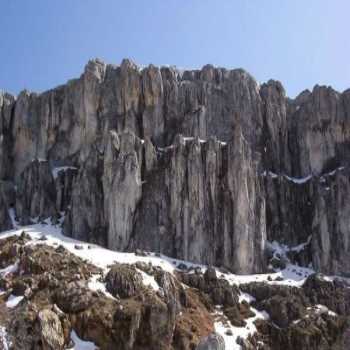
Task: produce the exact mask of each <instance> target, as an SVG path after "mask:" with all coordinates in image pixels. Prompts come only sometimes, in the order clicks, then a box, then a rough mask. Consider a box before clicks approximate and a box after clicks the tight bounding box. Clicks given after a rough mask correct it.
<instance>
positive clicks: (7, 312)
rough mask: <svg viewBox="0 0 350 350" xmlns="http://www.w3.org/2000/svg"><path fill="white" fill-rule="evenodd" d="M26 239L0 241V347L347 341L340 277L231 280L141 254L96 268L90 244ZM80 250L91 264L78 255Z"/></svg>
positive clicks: (307, 345) (322, 347) (103, 348)
mask: <svg viewBox="0 0 350 350" xmlns="http://www.w3.org/2000/svg"><path fill="white" fill-rule="evenodd" d="M37 226H39V225H37ZM44 226H45V225H42V227H44ZM31 227H33V226H31ZM45 230H46V232H50V230H51V229H50V227H49V228H47V227H45ZM28 232H29V233H30V230H29V231H28ZM35 237H37V238H35ZM35 237H32V236H31V235H29V234H27V233H26V231H23V232H22V233H21V234H20V235H17V236H16V235H12V236H9V237H7V238H3V239H0V311H1V313H0V330H1V332H2V333H1V332H0V348H2V346H3V347H4V348H5V349H16V350H29V349H37V350H41V349H42V350H47V349H50V350H60V349H62V350H63V349H71V348H72V347H73V346H74V345H76V346H77V347H79V344H80V343H81V342H83V343H84V344H85V346H86V348H87V349H97V348H98V349H100V350H109V349H120V350H125V349H130V350H141V349H152V350H153V349H154V350H156V349H158V350H171V349H174V350H213V349H215V350H224V349H227V350H228V349H229V348H230V347H229V346H228V344H231V346H235V347H234V348H237V349H238V348H241V349H291V350H292V349H295V348H296V347H298V348H300V349H305V350H306V349H308V350H316V349H317V350H328V349H346V341H347V334H348V331H349V329H350V323H349V322H350V319H349V312H350V288H349V287H350V285H349V282H347V281H346V280H344V279H334V280H329V279H328V278H325V277H324V276H323V275H320V274H312V275H310V276H309V277H308V278H306V280H305V283H304V284H303V285H302V286H301V287H295V286H290V285H283V284H276V281H275V282H273V281H272V280H271V279H267V280H266V281H264V282H253V280H254V278H252V281H250V282H249V281H248V280H247V279H246V283H243V284H242V283H238V284H232V283H230V276H232V275H230V274H224V273H221V272H219V271H218V270H217V269H215V268H213V267H208V268H206V269H205V270H203V268H202V267H198V266H197V267H196V266H192V265H191V264H188V265H185V264H184V263H183V262H182V263H178V262H174V264H175V265H177V266H178V268H177V269H176V268H175V269H174V271H172V272H168V271H165V270H164V269H163V268H162V267H160V265H162V259H161V258H159V257H158V258H157V257H156V256H154V255H152V256H151V255H149V254H147V253H142V254H141V255H140V256H139V257H138V256H137V255H132V254H130V255H131V256H133V258H132V259H135V258H136V261H134V262H133V263H121V262H118V261H115V262H114V263H113V264H112V265H108V267H107V269H105V268H101V267H98V266H97V265H95V263H96V262H98V261H99V259H102V258H103V257H102V255H101V254H102V253H103V250H102V249H101V248H98V247H97V246H90V245H79V244H75V245H74V246H73V245H70V243H69V242H68V243H67V242H65V241H64V240H63V241H62V245H60V244H59V243H58V241H57V239H56V240H52V237H53V236H50V237H46V236H35ZM67 244H68V246H67ZM95 249H99V252H100V253H99V255H96V254H95V253H94V250H95ZM84 250H86V251H87V252H86V253H85V254H87V255H86V256H91V257H92V258H91V262H88V261H86V260H83V259H82V258H80V257H79V256H78V255H79V252H81V251H84ZM105 254H109V253H108V252H107V251H105ZM117 256H118V255H116V257H117ZM119 256H123V255H122V254H121V255H119ZM93 257H94V258H93ZM137 257H138V258H137ZM124 259H125V256H124ZM147 259H153V260H148V262H147ZM157 259H158V260H157ZM151 261H153V262H158V264H159V263H160V265H154V264H152V262H151ZM92 262H95V263H92ZM163 263H164V261H163ZM168 264H169V263H168ZM203 271H204V273H203ZM247 300H248V301H247ZM248 324H249V325H248ZM5 330H6V332H5ZM247 331H249V332H247ZM87 344H89V345H87ZM233 344H234V345H233Z"/></svg>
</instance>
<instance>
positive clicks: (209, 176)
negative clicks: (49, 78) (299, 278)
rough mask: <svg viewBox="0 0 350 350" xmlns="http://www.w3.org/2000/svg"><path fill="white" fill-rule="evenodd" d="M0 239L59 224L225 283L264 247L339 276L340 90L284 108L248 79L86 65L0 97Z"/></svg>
mask: <svg viewBox="0 0 350 350" xmlns="http://www.w3.org/2000/svg"><path fill="white" fill-rule="evenodd" d="M0 116H1V119H0V163H1V164H0V177H1V185H0V187H1V190H0V204H1V208H0V227H1V229H7V228H9V225H11V221H10V220H9V217H8V214H7V213H8V210H7V208H9V207H13V208H15V211H16V216H17V219H18V220H19V221H20V222H21V223H23V224H25V223H29V222H30V221H31V220H33V218H39V219H44V218H46V217H52V218H53V219H54V220H59V219H60V218H62V217H64V230H65V234H66V235H69V236H72V237H74V238H78V239H81V240H86V241H90V242H96V243H99V244H102V245H105V246H108V247H110V248H112V249H114V250H123V251H131V250H132V251H133V250H135V249H138V248H141V249H144V250H149V251H154V252H161V253H164V254H167V255H169V256H172V257H176V258H180V259H185V260H190V261H193V262H201V263H206V264H212V265H216V266H222V267H225V268H227V269H229V270H231V271H233V272H236V273H253V272H262V271H263V270H265V269H266V261H267V258H266V243H267V242H268V241H273V240H277V241H279V242H280V243H284V244H287V245H290V246H298V245H300V244H305V245H304V246H305V249H304V250H303V252H302V254H298V252H294V256H293V258H294V259H296V260H297V261H298V262H299V263H300V264H303V265H309V264H310V263H312V265H313V267H314V268H315V269H316V270H318V271H322V272H325V273H330V274H343V275H346V274H349V272H350V229H349V227H350V215H349V214H350V204H349V203H350V202H349V201H348V200H347V199H348V198H350V173H349V155H350V152H349V151H350V149H349V148H350V143H349V141H350V90H348V91H345V92H343V93H338V92H336V91H334V90H333V89H332V88H330V87H321V86H316V87H315V88H314V89H313V91H312V92H310V91H304V92H302V93H301V94H300V95H299V96H298V97H297V98H295V99H294V100H292V99H289V98H288V97H286V94H285V91H284V89H283V87H282V85H281V84H280V83H279V82H276V81H269V82H268V83H266V84H263V85H259V84H258V83H257V82H256V81H255V80H254V78H252V77H251V76H250V75H249V74H248V73H247V72H245V71H243V70H240V69H236V70H227V69H223V68H214V67H213V66H211V65H207V66H205V67H203V68H202V69H201V70H188V71H180V70H177V69H175V68H171V67H161V68H159V67H155V66H153V65H150V66H148V67H146V68H143V69H141V68H140V67H138V66H136V65H135V64H134V63H132V62H131V61H129V60H124V61H123V62H122V63H121V65H120V66H114V65H106V64H105V63H103V62H101V61H99V60H93V61H90V62H89V63H88V64H87V66H86V67H85V70H84V73H83V74H82V76H81V77H80V78H79V79H76V80H72V81H69V82H68V83H67V84H66V85H63V86H60V87H57V88H55V89H53V90H50V91H47V92H44V93H42V94H35V93H30V92H28V91H24V92H21V93H20V94H19V96H18V97H17V98H15V97H13V96H11V95H9V94H1V95H0Z"/></svg>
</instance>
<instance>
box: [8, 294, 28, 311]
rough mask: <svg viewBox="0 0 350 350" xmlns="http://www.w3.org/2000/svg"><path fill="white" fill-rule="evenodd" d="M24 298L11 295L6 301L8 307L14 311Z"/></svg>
mask: <svg viewBox="0 0 350 350" xmlns="http://www.w3.org/2000/svg"><path fill="white" fill-rule="evenodd" d="M23 298H24V297H23V296H15V295H12V294H11V295H10V296H9V297H8V299H7V301H6V307H8V308H9V309H13V308H14V307H16V306H17V305H18V304H19V303H20V302H21V301H22V299H23Z"/></svg>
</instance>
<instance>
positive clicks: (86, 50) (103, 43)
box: [0, 0, 350, 97]
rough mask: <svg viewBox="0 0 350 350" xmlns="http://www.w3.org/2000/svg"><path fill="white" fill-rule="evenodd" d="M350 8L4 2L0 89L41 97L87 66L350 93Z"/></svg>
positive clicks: (288, 3)
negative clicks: (219, 71)
mask: <svg viewBox="0 0 350 350" xmlns="http://www.w3.org/2000/svg"><path fill="white" fill-rule="evenodd" d="M349 13H350V1H349V0H307V1H305V0H236V1H234V0H212V1H209V0H137V1H136V0H127V1H118V0H99V1H94V0H35V1H23V0H2V1H1V11H0V32H1V34H2V35H1V39H0V89H2V90H6V91H9V92H11V93H15V94H17V93H18V92H19V91H20V90H22V89H24V88H27V89H29V90H33V91H39V92H40V91H43V90H46V89H49V88H52V87H54V86H56V85H59V84H62V83H65V82H66V81H67V80H68V79H71V78H74V77H78V76H79V75H80V74H81V73H82V71H83V67H84V65H85V64H86V62H87V61H88V60H89V59H90V58H94V57H100V58H102V59H103V60H104V61H106V62H109V63H120V61H121V60H122V58H124V57H128V58H131V59H133V60H134V61H135V62H137V63H140V64H149V63H154V64H158V65H159V64H174V65H177V66H179V67H184V68H198V67H201V66H203V65H204V64H206V63H212V64H214V65H217V66H224V67H228V68H238V67H241V68H244V69H246V70H248V71H249V72H250V73H251V74H252V75H253V76H254V77H255V78H256V79H257V80H258V81H260V82H263V81H267V80H268V79H270V78H273V79H277V80H280V81H281V82H282V83H283V85H284V86H285V88H286V90H287V94H288V95H289V96H292V97H293V96H295V95H296V94H298V93H299V92H301V91H302V90H304V89H305V88H309V89H311V88H312V87H313V86H314V85H315V84H316V83H319V84H326V85H332V86H333V87H334V88H336V89H337V90H340V91H343V90H344V89H346V88H348V87H350V28H349V27H350V21H349Z"/></svg>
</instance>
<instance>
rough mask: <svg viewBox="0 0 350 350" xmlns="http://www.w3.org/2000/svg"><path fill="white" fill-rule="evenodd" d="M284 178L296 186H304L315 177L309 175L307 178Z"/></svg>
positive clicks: (286, 176)
mask: <svg viewBox="0 0 350 350" xmlns="http://www.w3.org/2000/svg"><path fill="white" fill-rule="evenodd" d="M284 177H285V178H286V179H287V180H289V181H292V182H294V183H295V184H298V185H301V184H304V183H306V182H308V181H309V180H311V179H312V177H313V176H312V175H308V176H305V177H290V176H288V175H284Z"/></svg>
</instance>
